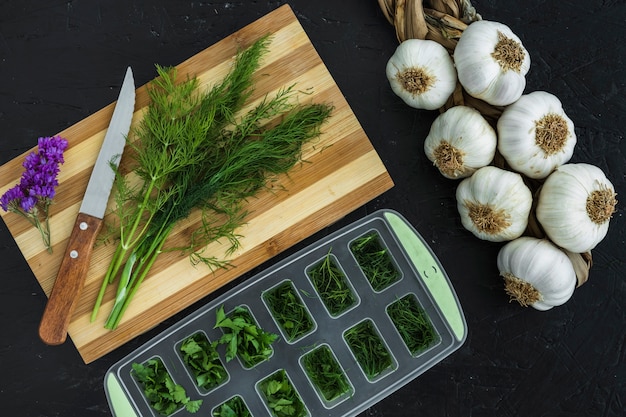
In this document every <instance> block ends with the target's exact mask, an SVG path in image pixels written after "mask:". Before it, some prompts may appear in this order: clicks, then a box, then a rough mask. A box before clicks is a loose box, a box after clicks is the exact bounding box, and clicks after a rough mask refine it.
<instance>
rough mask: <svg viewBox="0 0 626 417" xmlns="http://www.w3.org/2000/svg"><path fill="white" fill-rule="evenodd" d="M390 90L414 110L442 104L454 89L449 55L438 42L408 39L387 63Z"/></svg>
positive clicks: (453, 77) (455, 77) (433, 107)
mask: <svg viewBox="0 0 626 417" xmlns="http://www.w3.org/2000/svg"><path fill="white" fill-rule="evenodd" d="M386 73H387V79H388V80H389V84H390V85H391V89H392V90H393V92H394V93H396V95H397V96H398V97H400V98H401V99H402V100H403V101H404V102H405V103H406V104H408V105H409V106H411V107H414V108H416V109H424V110H435V109H438V108H440V107H442V106H443V105H444V104H445V103H446V101H447V100H448V98H449V97H450V95H451V94H452V92H453V91H454V89H455V88H456V83H457V75H456V70H455V68H454V63H453V62H452V58H451V57H450V54H449V53H448V51H447V50H446V48H444V47H443V46H441V44H439V43H437V42H435V41H431V40H424V39H407V40H405V41H404V42H402V43H401V44H400V45H398V47H397V48H396V51H395V52H394V54H393V55H392V56H391V58H390V59H389V61H388V62H387V68H386Z"/></svg>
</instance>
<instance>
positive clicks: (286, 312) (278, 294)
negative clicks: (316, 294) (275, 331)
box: [263, 281, 314, 341]
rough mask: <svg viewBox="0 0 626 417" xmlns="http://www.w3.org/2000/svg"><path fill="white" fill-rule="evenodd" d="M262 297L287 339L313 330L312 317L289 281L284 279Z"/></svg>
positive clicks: (289, 339)
mask: <svg viewBox="0 0 626 417" xmlns="http://www.w3.org/2000/svg"><path fill="white" fill-rule="evenodd" d="M263 298H264V299H265V302H266V303H267V305H268V307H269V309H270V312H271V313H272V316H273V317H274V319H275V320H276V322H277V323H278V325H279V326H280V327H281V328H282V330H283V331H284V332H285V334H286V335H287V340H288V341H293V340H295V339H297V338H299V337H300V336H303V335H305V334H307V333H309V332H310V331H311V330H313V326H314V323H313V319H312V318H311V315H310V314H309V312H308V310H307V309H306V306H305V305H304V304H303V303H302V300H301V299H300V297H299V296H298V293H297V292H296V289H295V287H294V286H293V283H292V282H291V281H285V282H283V283H282V284H280V285H278V286H277V287H275V288H272V289H271V290H269V291H267V292H265V293H264V294H263Z"/></svg>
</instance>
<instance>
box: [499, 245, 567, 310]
mask: <svg viewBox="0 0 626 417" xmlns="http://www.w3.org/2000/svg"><path fill="white" fill-rule="evenodd" d="M497 263H498V270H499V271H500V275H501V276H502V277H503V278H504V286H505V291H506V293H507V294H508V295H509V296H510V297H511V300H515V301H517V302H518V303H520V304H521V305H522V306H524V307H526V306H531V307H534V308H535V309H537V310H541V311H545V310H549V309H551V308H552V307H554V306H559V305H562V304H563V303H565V302H566V301H567V300H569V299H570V298H571V297H572V294H573V293H574V289H575V288H576V273H575V271H574V266H573V265H572V262H571V261H570V259H569V257H568V256H567V255H566V254H565V253H564V252H563V251H562V250H561V249H559V248H558V247H556V246H555V245H554V244H553V243H552V242H550V241H549V240H546V239H537V238H534V237H526V236H525V237H520V238H518V239H515V240H513V241H511V242H509V243H507V244H506V245H504V246H503V247H502V248H501V249H500V252H498V259H497Z"/></svg>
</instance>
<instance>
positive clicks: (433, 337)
mask: <svg viewBox="0 0 626 417" xmlns="http://www.w3.org/2000/svg"><path fill="white" fill-rule="evenodd" d="M387 314H388V315H389V318H390V319H391V321H392V322H393V324H394V326H395V327H396V329H397V330H398V333H400V336H401V337H402V340H404V343H405V344H406V346H407V348H408V349H409V352H411V355H417V354H418V353H420V352H422V351H424V350H426V349H428V348H429V347H431V346H432V345H434V344H435V343H437V341H438V340H439V336H438V335H437V331H436V330H435V328H434V327H433V325H432V323H431V322H430V319H429V318H428V315H427V314H426V312H425V311H424V309H423V308H422V307H421V306H420V305H419V304H418V302H417V299H416V298H415V296H414V295H411V294H409V295H405V296H404V297H402V298H400V299H399V300H397V301H395V302H393V303H392V304H390V305H389V307H387Z"/></svg>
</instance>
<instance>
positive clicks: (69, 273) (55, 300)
mask: <svg viewBox="0 0 626 417" xmlns="http://www.w3.org/2000/svg"><path fill="white" fill-rule="evenodd" d="M134 109H135V81H134V79H133V73H132V70H131V68H130V67H129V68H128V69H127V70H126V75H125V77H124V82H123V84H122V88H121V89H120V93H119V97H118V99H117V102H116V104H115V108H114V110H113V116H112V118H111V121H110V123H109V127H108V129H107V131H106V134H105V137H104V141H103V142H102V147H101V149H100V153H99V154H98V157H97V159H96V163H95V164H94V167H93V170H92V172H91V177H90V178H89V182H88V184H87V189H86V191H85V195H84V197H83V201H82V203H81V206H80V209H79V211H78V215H77V216H76V221H75V222H74V227H73V228H72V232H71V234H70V238H69V240H68V243H67V247H66V249H65V253H64V255H63V258H62V260H61V266H60V267H59V271H58V273H57V277H56V280H55V282H54V285H53V287H52V292H51V293H50V298H49V299H48V302H47V303H46V307H45V309H44V312H43V316H42V318H41V322H40V324H39V337H40V338H41V340H42V341H43V342H44V343H46V344H48V345H60V344H62V343H63V342H65V339H66V338H67V329H68V326H69V324H70V321H71V318H72V313H73V312H74V309H75V308H76V305H77V302H78V299H79V297H80V294H81V292H82V289H83V287H84V284H85V278H86V276H87V270H88V269H89V261H90V259H91V252H92V250H93V245H94V243H95V241H96V237H97V236H98V233H99V232H100V229H101V228H102V224H103V218H104V213H105V211H106V207H107V202H108V200H109V195H110V193H111V188H112V187H113V181H114V179H115V172H114V170H113V169H112V166H111V165H112V164H113V165H115V166H117V165H118V164H119V161H120V159H121V156H122V152H123V151H124V146H125V145H126V137H127V135H128V132H129V130H130V125H131V122H132V118H133V113H134Z"/></svg>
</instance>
